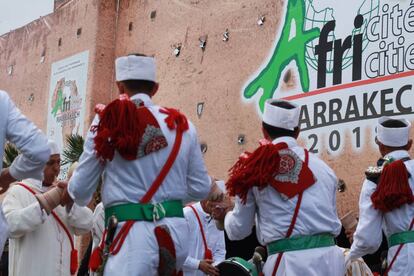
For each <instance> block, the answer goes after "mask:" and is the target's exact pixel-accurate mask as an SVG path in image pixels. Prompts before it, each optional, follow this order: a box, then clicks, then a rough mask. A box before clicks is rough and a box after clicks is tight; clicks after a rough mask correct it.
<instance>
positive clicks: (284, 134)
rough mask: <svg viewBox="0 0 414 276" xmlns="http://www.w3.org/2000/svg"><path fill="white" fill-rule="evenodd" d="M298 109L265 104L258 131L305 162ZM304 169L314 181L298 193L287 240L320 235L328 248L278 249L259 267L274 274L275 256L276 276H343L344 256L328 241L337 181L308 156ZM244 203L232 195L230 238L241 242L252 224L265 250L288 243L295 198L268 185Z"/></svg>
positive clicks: (334, 225)
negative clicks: (298, 204)
mask: <svg viewBox="0 0 414 276" xmlns="http://www.w3.org/2000/svg"><path fill="white" fill-rule="evenodd" d="M299 111H300V108H299V107H298V106H297V105H295V104H293V103H291V102H287V101H281V100H269V101H268V102H266V105H265V110H264V115H263V132H264V136H265V138H266V139H268V140H269V141H271V143H272V144H273V145H276V144H279V143H285V144H286V145H287V146H288V149H289V150H291V151H293V152H294V153H295V154H296V156H298V157H299V158H300V159H301V160H305V150H304V148H302V147H301V146H299V144H298V143H297V141H296V138H297V136H298V134H299V129H298V126H299ZM304 163H305V162H304ZM308 167H309V169H310V170H311V172H312V173H313V176H314V179H315V180H316V182H315V183H314V184H313V185H312V186H310V187H308V188H307V189H305V190H304V191H303V198H302V203H301V206H300V209H299V212H298V216H297V219H296V223H295V224H294V227H293V232H292V234H291V236H290V237H292V238H295V237H298V238H299V239H301V238H311V239H312V237H313V236H314V235H315V236H323V238H321V239H329V241H330V242H329V243H328V244H329V245H324V246H319V247H314V248H311V247H308V248H307V249H297V248H291V249H290V250H291V251H286V250H285V249H281V251H279V252H283V253H274V254H272V253H271V252H270V253H269V256H268V258H267V261H266V263H265V265H264V268H263V272H264V275H266V276H270V275H274V274H273V273H274V269H275V263H276V260H277V258H278V256H279V254H282V257H281V260H280V264H279V266H278V269H277V273H276V275H278V276H302V275H306V276H343V275H344V272H345V266H344V256H343V254H342V251H341V250H340V249H339V247H336V246H335V245H334V244H333V237H335V236H337V235H338V234H339V233H340V230H341V223H340V220H339V218H338V216H337V211H336V186H337V177H336V176H335V173H334V172H333V171H332V169H331V168H329V167H328V166H327V165H326V164H325V163H324V162H323V161H322V160H320V159H319V158H317V157H316V156H314V155H312V154H309V162H308ZM280 168H281V167H279V170H280ZM290 173H295V172H293V171H290V172H289V174H290ZM288 177H289V176H288ZM228 184H229V183H227V189H229V186H228ZM290 185H292V184H290ZM294 185H297V184H294ZM245 199H246V201H245V203H243V202H242V200H241V198H240V197H239V196H236V202H235V207H234V209H233V210H232V211H230V212H228V213H227V215H226V216H225V221H224V224H225V229H226V233H227V235H228V237H229V239H231V240H241V239H243V238H245V237H247V236H248V235H249V234H250V233H251V231H252V227H253V225H255V224H256V228H257V235H258V239H259V242H260V243H261V244H263V245H266V246H268V251H269V246H270V245H271V244H276V243H277V242H280V241H282V242H284V241H287V242H289V241H290V240H289V238H286V235H287V232H288V229H289V228H290V225H291V221H292V218H293V216H294V212H295V207H296V204H297V201H298V196H297V195H296V196H293V197H291V198H288V197H287V196H285V195H283V194H281V193H280V192H278V191H277V190H276V189H275V188H273V187H272V186H270V185H267V186H265V187H263V189H258V187H256V186H255V187H253V188H250V189H249V190H248V192H247V195H246V198H245ZM328 237H329V238H328ZM285 238H286V239H285ZM279 244H280V243H279Z"/></svg>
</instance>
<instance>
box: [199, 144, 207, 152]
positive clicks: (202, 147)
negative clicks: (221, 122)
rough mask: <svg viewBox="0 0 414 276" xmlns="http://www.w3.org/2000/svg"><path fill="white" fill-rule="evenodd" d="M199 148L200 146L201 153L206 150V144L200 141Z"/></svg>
mask: <svg viewBox="0 0 414 276" xmlns="http://www.w3.org/2000/svg"><path fill="white" fill-rule="evenodd" d="M200 148H201V152H202V153H206V152H207V144H206V143H201V145H200Z"/></svg>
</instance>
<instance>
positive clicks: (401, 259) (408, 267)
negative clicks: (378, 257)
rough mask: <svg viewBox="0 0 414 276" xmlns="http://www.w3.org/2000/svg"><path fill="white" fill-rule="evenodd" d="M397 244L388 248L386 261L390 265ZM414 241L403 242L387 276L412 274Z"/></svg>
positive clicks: (413, 268)
mask: <svg viewBox="0 0 414 276" xmlns="http://www.w3.org/2000/svg"><path fill="white" fill-rule="evenodd" d="M398 247H399V245H396V246H393V247H391V248H390V249H389V250H388V256H387V261H388V265H390V263H391V260H392V258H393V257H394V255H395V253H396V251H397V249H398ZM413 260H414V243H407V244H404V246H403V247H402V249H401V251H400V253H399V254H398V256H397V258H396V259H395V262H394V264H393V265H392V267H391V270H390V272H389V273H388V276H403V275H404V276H405V275H414V261H413Z"/></svg>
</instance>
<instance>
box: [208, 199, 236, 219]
mask: <svg viewBox="0 0 414 276" xmlns="http://www.w3.org/2000/svg"><path fill="white" fill-rule="evenodd" d="M233 208H234V200H233V199H232V198H231V197H229V196H225V197H224V199H223V200H222V201H221V202H220V203H217V204H215V206H214V207H213V208H212V212H211V216H212V217H213V218H214V219H215V220H218V221H223V220H224V217H225V216H226V214H227V213H228V212H229V211H231V210H233Z"/></svg>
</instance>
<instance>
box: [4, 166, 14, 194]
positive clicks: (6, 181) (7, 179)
mask: <svg viewBox="0 0 414 276" xmlns="http://www.w3.org/2000/svg"><path fill="white" fill-rule="evenodd" d="M15 181H16V179H14V178H13V176H11V174H10V171H9V169H8V168H6V169H3V170H2V171H1V174H0V188H1V190H0V194H2V193H4V192H6V191H7V189H8V188H9V186H10V184H11V183H13V182H15Z"/></svg>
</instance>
